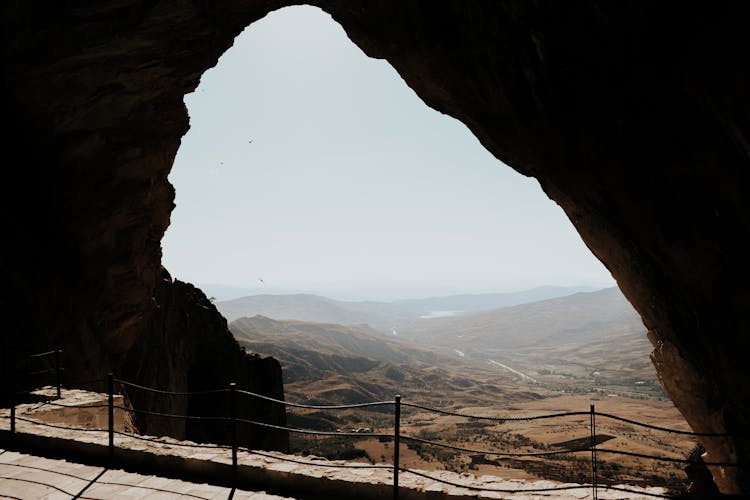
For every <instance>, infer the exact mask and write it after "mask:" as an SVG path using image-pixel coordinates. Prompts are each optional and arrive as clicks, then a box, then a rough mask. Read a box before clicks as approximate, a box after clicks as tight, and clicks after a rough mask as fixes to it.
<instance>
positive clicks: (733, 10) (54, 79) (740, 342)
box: [0, 0, 750, 493]
mask: <svg viewBox="0 0 750 500" xmlns="http://www.w3.org/2000/svg"><path fill="white" fill-rule="evenodd" d="M284 3H285V2H275V1H262V0H244V1H243V0H238V1H232V2H216V3H213V2H180V1H178V2H163V1H153V2H140V1H131V2H128V1H123V2H104V1H103V2H93V3H86V4H75V5H73V6H71V4H67V3H58V4H55V5H51V6H46V7H45V9H41V8H39V7H38V6H37V5H35V4H33V3H29V2H22V1H20V0H15V1H12V0H11V1H7V2H4V3H3V6H2V18H3V35H4V36H3V49H2V50H3V52H2V55H3V58H2V90H3V95H4V96H5V98H6V102H5V103H4V109H5V110H6V112H5V115H4V119H5V123H6V125H10V126H11V127H12V128H13V133H12V134H10V135H6V136H4V140H5V142H6V144H5V147H4V154H5V155H6V159H5V160H6V161H5V165H6V168H5V169H4V174H5V178H4V182H3V183H2V186H3V188H2V192H0V198H1V199H2V201H1V202H0V203H2V206H1V207H0V208H1V209H0V214H2V215H0V217H1V219H0V220H1V221H2V225H3V232H4V234H3V236H4V241H5V242H6V244H5V245H3V248H2V251H1V252H2V254H1V255H0V257H1V258H0V273H1V274H0V278H2V280H3V283H4V288H3V292H2V293H3V297H2V301H1V302H0V308H1V309H0V314H2V317H3V318H4V320H5V321H6V324H5V325H4V326H5V332H6V333H5V335H10V336H17V335H27V337H25V338H24V340H23V342H28V344H29V345H32V346H44V347H47V346H49V345H50V344H55V343H58V342H60V343H62V344H64V346H65V348H66V352H68V353H71V352H75V353H76V355H80V356H82V358H75V359H70V358H66V364H67V365H69V366H71V368H72V371H73V372H75V373H79V374H87V373H90V372H94V371H101V370H105V369H107V368H108V367H109V366H113V365H114V366H120V364H121V363H122V360H123V359H125V358H129V354H128V353H129V352H130V351H131V350H132V349H134V348H136V349H137V348H138V347H137V346H138V345H139V343H142V342H145V340H144V339H146V338H147V337H148V335H149V332H150V328H151V327H150V326H149V325H152V324H153V323H152V321H153V320H152V317H153V315H154V314H155V311H156V308H157V307H158V306H159V304H158V302H157V301H155V300H154V299H153V297H154V296H155V295H154V292H155V290H156V289H157V285H158V279H159V276H160V248H159V241H160V239H161V236H162V234H163V233H164V230H165V228H166V227H167V224H168V221H169V213H170V210H171V208H172V190H171V188H170V186H169V184H168V182H167V174H168V172H169V169H170V167H171V164H172V160H173V158H174V155H175V152H176V150H177V147H178V145H179V139H180V137H181V136H182V134H184V133H185V131H186V130H187V127H188V118H187V114H186V112H185V108H184V105H183V103H182V97H183V95H184V94H185V93H187V92H189V91H192V90H193V89H194V88H195V86H196V85H197V82H198V78H199V76H200V74H201V73H202V72H203V71H204V70H206V69H207V68H209V67H211V66H213V65H214V64H215V63H216V61H217V59H218V57H219V56H220V55H221V53H222V52H223V51H224V50H226V49H227V47H229V46H230V45H231V43H232V40H233V39H234V37H235V36H236V35H237V34H238V33H239V32H240V31H241V30H242V29H243V28H245V27H246V26H247V25H248V24H249V23H251V22H253V21H255V20H257V19H259V18H260V17H262V16H263V15H265V14H266V13H267V12H269V11H270V10H273V9H275V8H277V7H279V6H281V5H283V4H284ZM289 3H291V2H289ZM311 3H314V4H315V3H317V4H319V5H321V6H322V7H323V8H324V9H325V10H327V11H328V12H330V13H331V14H332V15H333V16H334V18H335V19H336V20H338V21H339V22H340V23H341V24H342V25H343V26H344V28H345V29H346V31H347V33H348V34H349V36H350V37H351V38H352V40H354V41H355V43H357V44H358V45H359V46H360V47H361V48H362V49H363V50H364V51H365V52H366V53H368V54H369V55H371V56H373V57H382V58H386V59H388V61H389V62H390V63H391V64H393V66H394V67H395V68H396V69H397V70H398V72H399V73H400V74H401V75H402V77H403V78H404V79H405V80H406V82H407V83H408V84H409V85H410V86H411V87H412V88H413V89H414V90H415V91H416V92H417V93H418V94H419V96H420V97H421V98H422V99H423V100H424V101H425V102H426V103H428V104H429V105H430V106H432V107H434V108H435V109H437V110H439V111H442V112H444V113H448V114H450V115H452V116H454V117H456V118H458V119H460V120H462V121H463V122H464V123H465V124H466V125H467V126H468V127H469V128H470V129H471V130H472V131H473V132H474V133H475V134H476V136H477V137H478V138H479V140H480V141H481V142H482V144H484V146H485V147H487V149H488V150H490V151H491V152H492V153H493V154H495V155H496V156H497V157H498V158H500V159H501V160H503V161H505V162H506V163H508V164H509V165H511V166H512V167H513V168H515V169H516V170H518V171H519V172H522V173H524V174H527V175H533V176H534V177H536V178H537V179H539V182H540V183H541V185H542V188H543V189H544V190H545V192H546V193H547V194H548V195H549V196H550V197H551V198H552V199H554V200H555V201H556V202H557V203H558V204H559V205H560V206H561V207H562V208H563V209H564V210H565V212H566V213H567V214H568V216H569V217H570V219H571V221H572V222H573V224H574V225H575V226H576V228H577V229H578V231H579V232H580V234H581V236H582V237H583V239H584V241H585V242H586V244H587V245H588V246H589V248H590V249H591V250H592V251H593V252H594V253H595V254H596V256H597V257H599V258H600V259H601V260H602V262H604V263H605V264H606V265H607V267H608V268H609V270H610V271H611V272H612V274H613V275H614V276H615V278H616V279H617V280H618V283H619V285H620V287H621V288H622V290H623V292H624V293H625V295H626V296H627V297H628V299H629V300H630V301H631V302H632V303H633V305H634V306H635V308H636V309H637V310H638V311H639V312H640V314H641V315H642V317H643V320H644V323H645V324H646V326H647V327H648V329H649V330H650V338H651V339H652V342H653V343H654V347H655V350H654V354H653V359H654V362H655V364H656V366H657V369H658V370H659V373H660V375H661V377H662V380H663V382H664V385H665V387H666V388H667V390H668V391H669V393H670V395H671V396H672V398H673V399H674V401H675V403H676V404H677V406H678V407H679V408H680V410H681V411H682V412H683V414H684V415H685V417H686V418H687V420H688V422H690V424H691V426H692V427H693V428H694V429H695V430H697V431H703V432H730V433H745V430H746V429H747V428H748V426H749V425H750V391H748V390H747V387H750V369H749V368H748V366H749V365H748V361H747V360H748V358H750V345H749V343H750V335H749V334H750V317H749V316H748V314H747V311H748V310H750V295H749V294H748V292H747V284H748V283H749V282H750V269H749V265H750V264H749V263H750V260H749V259H748V258H747V251H746V247H745V244H744V242H745V241H747V240H748V238H750V234H749V233H750V201H749V200H750V193H748V191H749V187H750V182H749V181H750V179H748V177H750V158H749V155H750V146H749V144H750V113H749V112H748V111H750V93H749V92H748V91H747V89H748V88H750V68H749V67H748V62H747V56H746V53H745V50H746V47H748V46H750V31H748V30H747V29H746V26H745V24H746V19H747V18H748V16H747V12H745V5H744V4H743V3H739V2H738V3H733V4H715V5H714V4H711V5H707V4H700V5H698V4H692V3H679V4H673V3H665V2H652V1H630V2H625V3H623V2H617V1H608V2H607V1H604V2H588V1H584V0H579V1H571V2H527V1H522V0H518V1H507V2H458V1H456V2H453V1H451V2H440V3H420V2H401V1H399V2H395V1H393V2H388V1H381V2H372V1H365V0H346V1H344V0H319V1H318V2H311ZM11 158H14V161H11ZM170 338H173V337H172V336H171V335H170ZM27 339H28V340H27ZM9 344H10V343H9ZM21 347H22V346H14V347H13V348H14V349H20V348H21ZM24 348H25V347H24ZM170 350H171V348H170ZM169 356H170V354H169V351H165V352H164V353H163V359H168V358H169ZM184 369H185V370H188V371H189V367H184ZM702 442H703V444H704V445H705V447H706V449H707V450H708V460H710V461H729V462H734V461H740V462H741V463H743V464H747V463H748V458H750V445H749V444H748V440H747V437H737V438H727V439H717V438H713V439H708V438H706V439H702ZM712 473H713V477H714V479H715V480H716V481H717V483H718V485H719V487H720V489H721V490H722V491H723V492H725V493H732V492H735V493H736V492H744V493H748V492H750V473H748V471H747V468H746V465H743V467H740V468H736V469H735V468H724V469H718V468H712Z"/></svg>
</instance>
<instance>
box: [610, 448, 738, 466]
mask: <svg viewBox="0 0 750 500" xmlns="http://www.w3.org/2000/svg"><path fill="white" fill-rule="evenodd" d="M596 451H597V453H600V452H601V453H613V454H616V455H627V456H629V457H637V458H650V459H652V460H661V461H662V462H677V463H681V464H703V465H716V466H718V467H739V465H740V464H737V463H732V462H704V461H703V460H690V459H688V458H672V457H659V456H656V455H646V454H644V453H636V452H633V451H623V450H613V449H611V448H597V449H596Z"/></svg>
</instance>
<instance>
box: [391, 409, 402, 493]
mask: <svg viewBox="0 0 750 500" xmlns="http://www.w3.org/2000/svg"><path fill="white" fill-rule="evenodd" d="M400 446H401V395H400V394H398V395H396V405H395V408H394V415H393V500H398V468H399V466H398V458H399V448H400Z"/></svg>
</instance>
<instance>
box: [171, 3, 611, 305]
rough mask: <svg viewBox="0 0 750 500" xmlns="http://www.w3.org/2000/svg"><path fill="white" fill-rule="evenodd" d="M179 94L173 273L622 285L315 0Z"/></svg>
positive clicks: (303, 282)
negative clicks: (182, 123)
mask: <svg viewBox="0 0 750 500" xmlns="http://www.w3.org/2000/svg"><path fill="white" fill-rule="evenodd" d="M185 103H186V105H187V107H188V110H189V113H190V124H191V125H190V131H189V132H188V133H187V135H186V136H185V137H184V138H183V140H182V146H181V147H180V150H179V152H178V154H177V159H176V161H175V164H174V167H173V169H172V173H171V175H170V180H171V182H172V183H173V184H174V186H175V189H176V190H177V198H176V203H177V208H176V209H175V211H174V212H173V214H172V224H171V226H170V228H169V230H168V231H167V234H166V237H165V238H164V241H163V248H164V263H165V265H166V267H167V269H169V270H170V272H171V273H172V275H173V276H175V277H177V278H179V279H182V280H186V281H190V282H193V283H222V284H230V285H237V286H242V287H247V288H252V289H258V291H259V292H262V291H267V292H269V293H273V292H297V291H314V292H319V293H324V294H328V295H330V296H334V297H339V298H379V299H384V298H402V297H414V296H427V295H431V296H432V295H443V294H450V293H465V292H485V291H513V290H520V289H525V288H531V287H534V286H539V285H601V286H611V285H612V284H613V283H614V282H613V280H612V278H611V276H610V275H609V272H607V270H606V269H605V268H604V266H602V264H601V263H600V262H599V261H598V260H596V258H594V257H593V256H592V255H591V253H590V252H589V250H588V249H587V248H586V246H585V245H584V244H583V242H582V241H581V239H580V237H579V236H578V234H577V233H576V232H575V230H574V229H573V227H572V225H571V224H570V222H569V221H568V219H567V218H566V217H565V215H564V214H563V212H562V210H561V209H560V208H559V207H558V206H557V205H556V204H555V203H554V202H552V201H550V200H549V199H548V198H547V197H546V196H545V195H544V193H543V192H542V190H541V189H540V187H539V184H538V183H537V182H536V180H534V179H529V178H526V177H523V176H521V175H520V174H518V173H516V172H515V171H514V170H512V169H511V168H510V167H507V166H505V165H503V164H502V163H500V162H499V161H498V160H497V159H495V158H494V157H493V156H492V155H490V154H489V153H488V152H487V151H486V150H485V149H484V148H483V147H482V146H481V145H480V144H479V142H478V141H477V140H476V138H474V136H473V135H472V134H471V133H470V132H469V130H468V129H467V128H466V127H465V126H464V125H463V124H462V123H460V122H458V121H456V120H454V119H453V118H450V117H448V116H445V115H442V114H440V113H438V112H436V111H434V110H432V109H430V108H428V107H427V106H426V105H425V104H424V103H423V102H422V101H421V100H420V99H419V98H418V97H417V95H416V94H415V93H414V92H413V91H412V90H411V89H409V88H408V87H407V86H406V84H405V83H404V82H403V80H402V79H401V77H399V76H398V74H397V73H396V72H395V70H394V69H393V68H391V66H390V65H389V64H388V63H386V62H384V61H380V60H375V59H370V58H368V57H367V56H365V54H364V53H363V52H362V51H360V50H359V48H357V47H356V46H355V45H354V44H353V43H352V42H350V41H349V39H348V38H347V37H346V35H345V33H344V31H343V29H342V28H341V27H340V26H339V25H338V24H336V23H335V22H334V21H333V20H332V19H331V18H330V17H329V16H328V15H327V14H325V13H323V12H322V11H320V10H318V9H316V8H312V7H292V8H287V9H283V10H280V11H276V12H273V13H271V14H270V15H268V16H267V17H266V18H264V19H262V20H261V21H259V22H257V23H255V24H253V25H252V26H250V27H248V28H247V29H246V30H245V31H244V32H243V33H242V34H241V35H240V36H239V37H238V38H237V39H236V40H235V44H234V47H233V48H231V49H230V50H229V51H228V52H227V53H226V54H224V55H223V56H222V58H221V59H220V60H219V63H218V65H217V66H216V67H215V68H213V69H211V70H209V71H208V72H206V73H205V74H204V75H203V77H202V79H201V84H200V86H199V87H198V89H197V91H196V92H194V93H193V94H190V95H187V96H185ZM250 141H252V142H250ZM261 279H262V280H263V282H261V281H260V280H261Z"/></svg>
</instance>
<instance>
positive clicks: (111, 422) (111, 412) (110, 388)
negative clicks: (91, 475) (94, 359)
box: [107, 373, 115, 461]
mask: <svg viewBox="0 0 750 500" xmlns="http://www.w3.org/2000/svg"><path fill="white" fill-rule="evenodd" d="M107 392H108V395H109V399H108V402H107V420H108V426H109V429H108V430H109V459H110V461H112V460H113V459H114V457H115V377H114V375H112V373H109V374H108V375H107Z"/></svg>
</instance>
